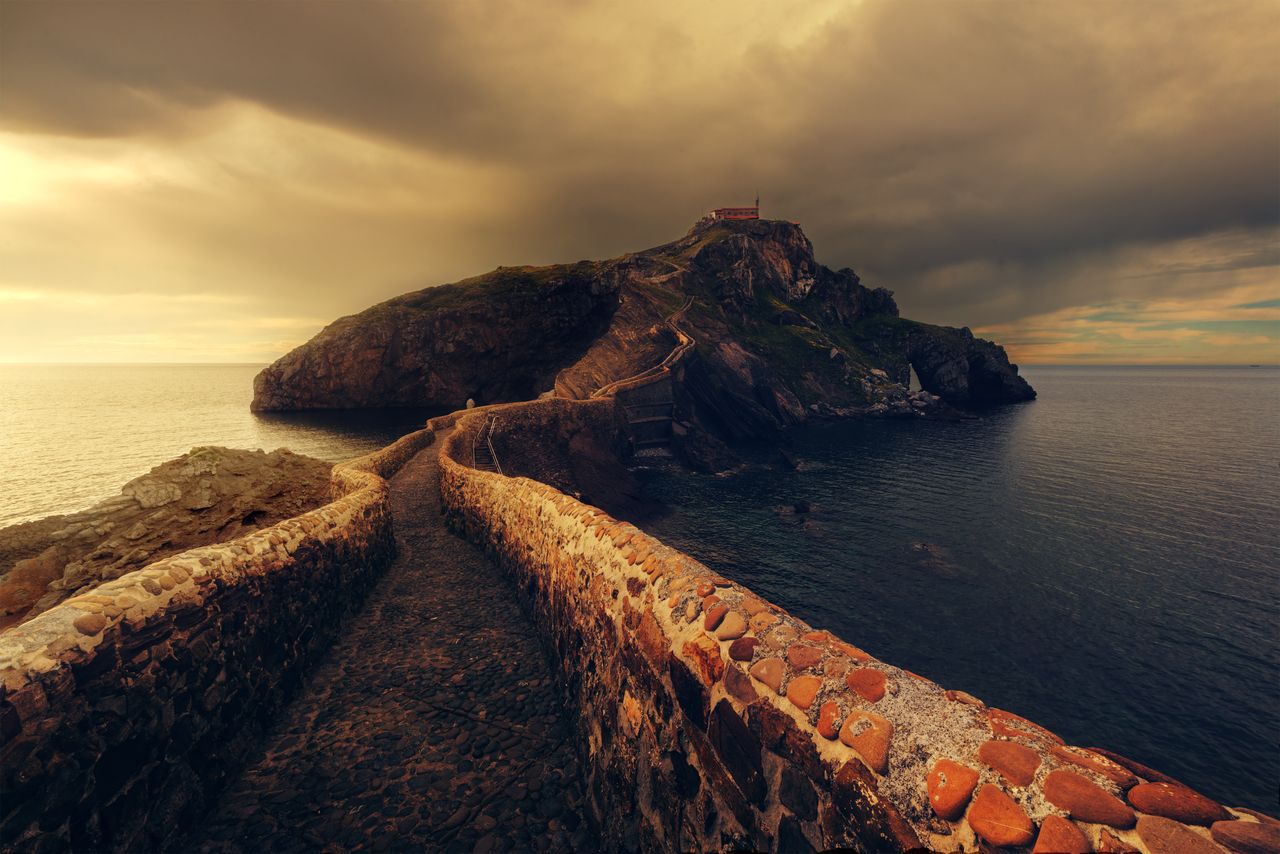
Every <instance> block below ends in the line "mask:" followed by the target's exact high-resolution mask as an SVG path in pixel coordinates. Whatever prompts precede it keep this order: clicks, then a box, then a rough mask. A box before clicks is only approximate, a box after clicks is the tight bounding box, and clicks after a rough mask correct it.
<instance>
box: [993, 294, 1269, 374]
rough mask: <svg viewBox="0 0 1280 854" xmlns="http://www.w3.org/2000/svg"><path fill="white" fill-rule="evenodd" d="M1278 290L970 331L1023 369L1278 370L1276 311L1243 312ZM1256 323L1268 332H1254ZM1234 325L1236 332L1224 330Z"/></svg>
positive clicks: (1117, 305)
mask: <svg viewBox="0 0 1280 854" xmlns="http://www.w3.org/2000/svg"><path fill="white" fill-rule="evenodd" d="M1276 288H1277V282H1276V281H1275V280H1274V278H1273V279H1272V280H1271V281H1268V282H1266V283H1263V284H1253V285H1246V286H1242V287H1237V288H1231V289H1228V290H1225V291H1219V292H1207V293H1204V294H1202V295H1200V296H1188V297H1183V298H1178V299H1156V300H1151V301H1149V302H1138V301H1133V300H1125V301H1116V302H1108V303H1095V304H1091V305H1082V306H1072V307H1070V308H1064V309H1060V310H1058V311H1054V312H1049V313H1046V314H1041V315H1037V316H1034V317H1029V318H1025V319H1023V320H1019V321H1016V322H1012V323H1006V324H999V325H995V326H988V327H984V328H982V329H975V330H974V331H975V332H976V333H977V334H979V335H983V336H989V337H993V338H995V339H996V340H998V341H1001V342H1002V343H1004V345H1005V349H1006V350H1008V352H1009V357H1010V359H1012V360H1013V361H1014V362H1020V363H1025V364H1054V363H1058V364H1072V363H1077V364H1081V363H1092V364H1105V363H1120V364H1277V363H1280V305H1265V304H1264V305H1262V306H1260V307H1258V308H1243V307H1242V306H1244V305H1248V304H1250V303H1267V302H1268V299H1267V298H1268V297H1269V296H1271V295H1273V294H1275V293H1276ZM1203 325H1212V326H1213V329H1212V330H1209V329H1204V328H1197V326H1203ZM1259 325H1261V327H1262V328H1263V329H1266V330H1268V331H1267V332H1265V333H1263V334H1257V329H1258V327H1259ZM1232 326H1238V328H1239V329H1240V331H1239V333H1231V332H1229V331H1227V332H1224V331H1222V330H1223V328H1224V327H1225V328H1227V329H1230V328H1231V327H1232Z"/></svg>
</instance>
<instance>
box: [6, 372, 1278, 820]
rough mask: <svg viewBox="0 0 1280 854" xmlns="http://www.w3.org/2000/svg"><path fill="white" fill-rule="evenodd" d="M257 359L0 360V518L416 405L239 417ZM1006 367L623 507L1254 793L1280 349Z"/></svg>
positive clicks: (1272, 579) (389, 420) (880, 635)
mask: <svg viewBox="0 0 1280 854" xmlns="http://www.w3.org/2000/svg"><path fill="white" fill-rule="evenodd" d="M257 370H258V368H257V367H256V366H94V367H79V366H35V367H32V366H6V365H0V525H5V524H12V523H14V522H17V521H21V520H24V519H32V518H38V517H40V516H45V515H48V514H51V513H60V512H68V511H73V510H77V509H80V508H83V507H86V506H88V505H90V504H92V503H94V502H95V501H99V500H101V499H103V498H107V497H109V496H112V495H115V494H118V493H119V490H120V487H121V486H122V485H123V484H124V482H125V481H126V480H128V479H130V478H133V477H136V476H137V475H140V474H142V473H144V472H146V471H147V470H149V469H150V468H151V467H153V466H155V465H157V464H159V463H161V462H163V461H164V460H167V459H171V458H173V457H175V456H177V455H178V454H181V453H183V452H184V451H187V450H189V449H190V448H191V447H193V446H195V445H209V444H216V445H228V446H231V447H247V448H264V449H268V450H270V449H273V448H276V447H288V448H290V449H292V450H294V451H297V452H299V453H304V454H310V455H313V456H317V457H321V458H323V459H327V460H334V461H337V460H341V459H346V458H349V457H354V456H357V455H359V454H362V453H365V452H367V451H369V450H372V449H375V448H378V447H381V446H383V445H385V444H387V443H388V442H390V441H392V440H393V439H395V438H396V437H398V436H400V435H402V434H404V433H406V432H409V431H410V430H413V429H415V428H416V427H417V426H418V425H420V424H421V423H422V420H423V418H424V417H425V416H426V414H427V413H406V412H390V413H376V414H365V415H355V416H353V415H350V414H347V415H342V414H335V415H327V416H297V415H291V416H256V415H253V414H252V413H250V412H249V400H250V398H251V397H252V387H251V383H252V378H253V375H254V373H256V372H257ZM1026 374H1027V376H1028V379H1029V380H1030V381H1031V382H1032V384H1034V385H1035V387H1036V389H1037V390H1038V391H1039V392H1040V399H1039V400H1038V401H1036V402H1035V403H1031V404H1027V405H1023V406H1017V407H1012V408H1007V409H1004V410H1000V411H998V412H995V413H993V414H991V415H988V416H986V417H984V418H982V419H980V420H976V421H967V422H962V423H955V424H943V423H919V422H896V421H895V422H866V423H854V424H844V425H839V426H831V427H823V428H815V429H810V430H806V431H803V432H800V433H797V434H795V435H794V436H793V437H792V438H793V442H794V447H795V450H796V452H797V455H798V457H799V458H800V460H801V463H802V464H801V468H800V470H799V471H789V470H779V469H777V468H773V467H771V466H767V465H751V466H748V467H747V468H746V469H745V470H743V471H741V472H739V473H736V474H733V475H730V476H725V477H710V476H702V475H689V474H677V473H676V472H673V471H670V470H665V469H650V470H645V471H642V475H643V476H644V478H645V480H646V481H647V483H648V486H649V489H650V491H651V492H652V493H653V494H654V495H655V497H658V498H660V499H662V500H663V501H665V502H666V503H667V504H668V505H670V506H671V512H670V513H669V514H668V515H666V516H664V517H661V518H659V519H657V520H655V521H653V522H652V523H650V524H649V526H648V527H649V528H650V530H652V531H653V532H654V533H656V534H657V535H659V536H661V537H662V538H663V539H665V540H666V541H668V542H669V543H671V544H672V545H675V546H678V547H680V548H683V549H685V550H686V551H688V552H690V553H691V554H693V555H694V556H696V557H698V558H699V559H701V560H703V561H704V562H706V563H708V564H709V565H711V566H713V567H715V568H716V569H718V570H720V571H722V572H723V573H725V574H726V575H728V576H730V577H732V578H735V579H737V580H739V581H741V582H743V583H745V584H747V585H749V586H751V587H752V588H754V589H755V590H757V591H758V592H759V593H761V594H763V595H765V596H767V597H768V598H770V599H772V600H774V601H776V602H778V603H779V604H781V605H783V606H784V607H786V608H788V609H789V610H791V611H792V612H793V613H795V614H796V615H797V616H799V617H801V618H803V619H805V620H807V621H808V622H810V623H812V624H814V625H815V626H820V627H823V628H828V629H832V630H834V631H835V632H836V633H838V634H839V635H841V636H843V637H844V638H846V639H848V640H849V641H851V642H853V643H856V644H858V645H859V646H862V647H864V648H866V649H867V650H868V651H870V652H872V653H873V654H875V655H877V656H879V657H881V658H883V659H884V660H886V661H888V662H890V663H892V664H895V665H898V666H901V667H906V668H909V669H911V670H914V671H915V672H917V673H921V674H923V675H926V676H929V677H930V678H932V679H935V680H937V681H939V682H941V683H942V684H943V685H946V686H947V687H952V688H961V689H964V690H967V691H969V692H971V693H973V694H976V695H978V696H979V697H982V698H984V699H986V700H988V701H989V702H991V703H992V704H994V705H999V706H1001V707H1003V708H1007V709H1009V710H1011V711H1015V712H1018V713H1020V714H1023V715H1026V716H1027V717H1030V718H1032V719H1033V720H1036V721H1038V722H1040V723H1042V724H1044V725H1046V726H1048V727H1050V728H1051V729H1054V730H1055V731H1057V732H1058V733H1059V734H1060V735H1062V736H1063V737H1064V738H1066V739H1067V740H1068V741H1070V742H1073V743H1077V744H1082V745H1086V746H1100V747H1107V748H1110V749H1113V750H1117V751H1119V752H1121V753H1124V754H1126V755H1128V756H1131V757H1132V758H1134V759H1137V760H1139V761H1142V762H1145V763H1147V764H1150V765H1152V766H1154V767H1156V768H1159V769H1161V770H1163V771H1165V772H1167V773H1169V774H1172V775H1173V776H1175V777H1181V778H1183V779H1184V780H1185V781H1186V782H1188V783H1191V784H1192V785H1196V786H1198V787H1200V788H1201V789H1202V790H1204V791H1205V792H1206V794H1209V795H1211V796H1214V797H1217V798H1220V799H1222V800H1224V801H1226V802H1228V803H1231V804H1233V805H1234V804H1238V805H1244V806H1252V807H1255V808H1260V809H1264V810H1268V811H1271V812H1275V810H1276V806H1277V804H1276V787H1277V783H1278V781H1280V570H1278V567H1280V533H1278V532H1280V511H1278V510H1277V508H1278V507H1280V371H1277V370H1275V369H1271V368H1255V369H1248V368H1189V369H1178V368H1043V367H1041V368H1035V367H1032V368H1028V369H1027V370H1026ZM797 500H805V501H808V502H811V503H812V505H813V509H812V511H811V512H809V513H808V514H804V515H797V514H795V513H794V512H791V511H790V510H789V509H787V508H790V506H791V505H792V504H793V503H794V502H796V501H797ZM806 519H807V521H805V520H806ZM919 543H924V544H928V545H929V546H930V549H929V551H922V550H920V549H918V548H913V544H919Z"/></svg>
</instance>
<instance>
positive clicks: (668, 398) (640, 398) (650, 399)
mask: <svg viewBox="0 0 1280 854" xmlns="http://www.w3.org/2000/svg"><path fill="white" fill-rule="evenodd" d="M617 396H618V402H619V403H620V404H622V407H623V411H624V412H625V413H626V415H627V431H628V432H629V433H630V434H631V441H632V443H633V444H634V445H635V447H636V450H641V449H644V448H655V447H666V446H668V445H670V444H671V435H672V423H673V418H674V416H675V408H676V404H675V397H674V395H673V393H672V387H671V376H670V374H665V375H663V376H660V377H655V378H654V379H653V380H652V381H651V382H649V383H646V384H645V385H641V386H637V387H633V388H628V389H622V390H619V391H618V393H617Z"/></svg>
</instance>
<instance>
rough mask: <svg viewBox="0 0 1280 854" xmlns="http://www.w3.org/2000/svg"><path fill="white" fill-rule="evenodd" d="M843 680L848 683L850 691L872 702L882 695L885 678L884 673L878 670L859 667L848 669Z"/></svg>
mask: <svg viewBox="0 0 1280 854" xmlns="http://www.w3.org/2000/svg"><path fill="white" fill-rule="evenodd" d="M845 682H846V683H847V684H848V685H849V690H850V691H853V692H855V693H857V695H858V696H859V697H861V698H862V699H864V700H867V701H868V702H871V703H874V702H876V701H878V700H880V699H881V698H882V697H884V686H885V679H884V674H883V673H881V672H880V671H879V670H873V669H871V668H869V667H859V668H858V669H857V670H853V671H850V673H849V674H848V675H847V676H846V677H845Z"/></svg>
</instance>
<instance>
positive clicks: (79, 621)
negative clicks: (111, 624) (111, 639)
mask: <svg viewBox="0 0 1280 854" xmlns="http://www.w3.org/2000/svg"><path fill="white" fill-rule="evenodd" d="M72 625H74V626H75V627H76V630H77V631H78V632H80V634H82V635H96V634H97V633H98V632H100V631H102V630H103V629H105V628H106V627H107V618H106V617H104V616H102V615H101V614H82V615H81V616H79V617H76V619H75V622H74V623H73V624H72Z"/></svg>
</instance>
